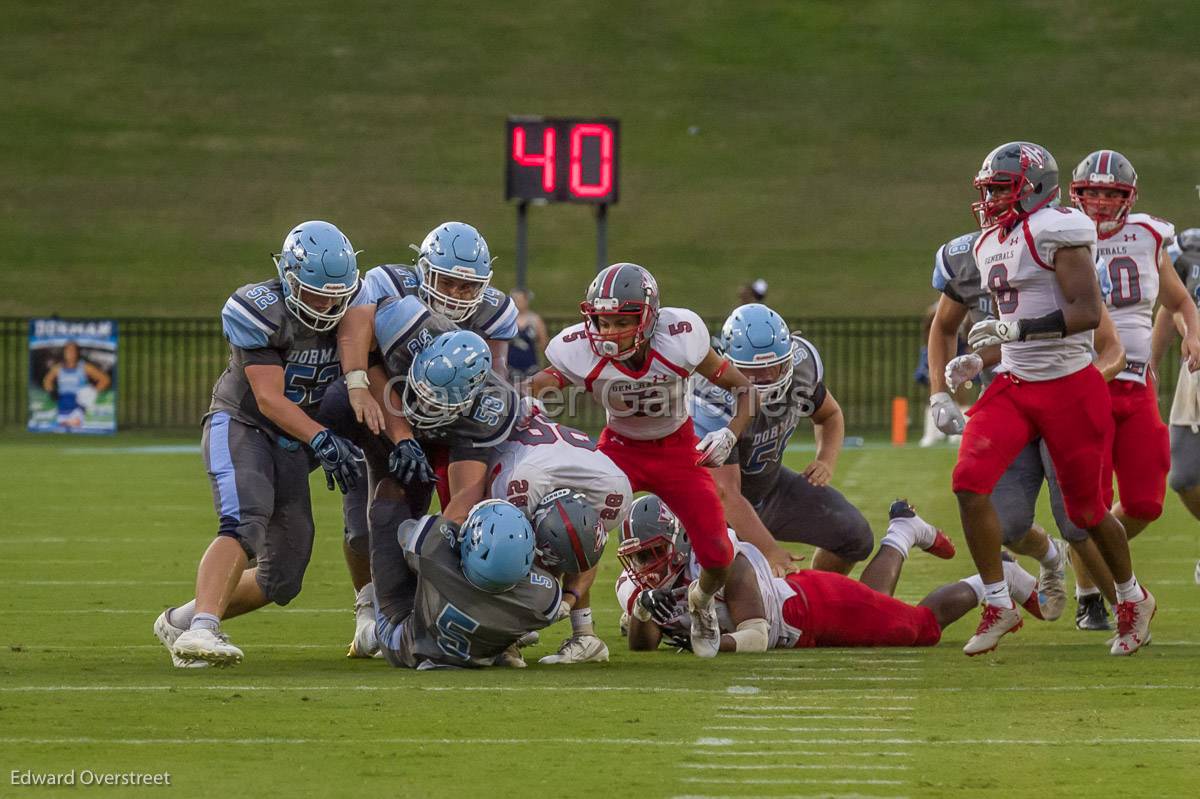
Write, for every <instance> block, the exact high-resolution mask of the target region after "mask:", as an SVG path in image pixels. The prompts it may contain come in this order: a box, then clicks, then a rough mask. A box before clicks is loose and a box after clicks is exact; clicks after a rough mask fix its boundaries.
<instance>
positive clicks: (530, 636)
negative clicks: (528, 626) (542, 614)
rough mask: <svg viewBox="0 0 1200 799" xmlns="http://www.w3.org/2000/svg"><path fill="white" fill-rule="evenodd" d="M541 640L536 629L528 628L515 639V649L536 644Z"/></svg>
mask: <svg viewBox="0 0 1200 799" xmlns="http://www.w3.org/2000/svg"><path fill="white" fill-rule="evenodd" d="M541 640H542V636H541V634H540V633H539V632H538V631H537V630H530V631H529V632H527V633H525V634H524V635H522V636H521V637H520V638H518V639H517V644H516V646H517V649H524V648H525V647H527V646H537V644H538V642H539V641H541Z"/></svg>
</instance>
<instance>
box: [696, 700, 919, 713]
mask: <svg viewBox="0 0 1200 799" xmlns="http://www.w3.org/2000/svg"><path fill="white" fill-rule="evenodd" d="M776 698H778V697H776ZM912 709H913V706H912V705H889V706H887V707H872V708H871V710H912ZM717 710H736V711H739V713H740V715H744V716H747V717H750V718H755V717H757V714H759V713H760V712H763V711H773V710H841V708H840V707H834V706H833V705H720V706H718V707H717Z"/></svg>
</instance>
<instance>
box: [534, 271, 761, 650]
mask: <svg viewBox="0 0 1200 799" xmlns="http://www.w3.org/2000/svg"><path fill="white" fill-rule="evenodd" d="M580 309H581V311H582V313H583V322H581V323H580V324H577V325H574V326H572V327H569V328H567V329H566V330H564V331H562V332H561V333H559V334H558V335H557V336H555V337H554V338H553V339H552V340H551V342H550V346H549V347H548V348H547V349H546V359H547V360H548V361H549V362H550V364H551V365H550V366H549V367H548V368H546V369H543V370H542V371H540V372H538V373H537V374H536V375H534V377H533V379H532V380H531V387H530V390H531V392H532V393H533V396H534V397H535V398H538V399H542V400H545V399H547V398H549V396H550V395H551V394H553V393H556V392H561V391H562V389H564V388H565V387H567V386H569V385H575V386H580V387H582V388H583V389H584V391H586V392H588V393H590V394H592V395H593V397H594V398H596V399H597V401H599V403H600V404H601V406H603V407H604V409H605V411H606V415H607V424H606V426H605V428H604V432H603V433H601V435H600V450H601V451H602V452H604V454H606V455H608V457H610V458H612V460H613V462H614V463H616V464H617V466H619V467H620V468H621V470H622V471H624V472H625V474H626V475H627V476H628V477H629V482H630V484H631V485H632V487H633V489H634V490H635V491H643V490H649V491H654V492H655V493H656V494H658V495H660V496H662V497H663V499H664V500H666V501H668V502H670V503H672V504H674V505H675V507H677V508H680V513H681V514H682V515H683V519H684V522H685V523H686V524H687V525H688V527H689V529H691V530H692V545H693V547H695V550H696V556H697V558H698V559H699V562H700V565H701V573H700V575H699V577H698V578H697V580H696V581H695V582H694V583H692V585H691V587H690V589H689V591H688V598H687V602H688V610H689V612H690V613H691V615H692V633H691V636H692V642H693V645H692V650H693V651H694V652H695V653H696V654H697V655H699V656H701V657H715V656H716V654H717V652H718V651H719V646H720V630H719V628H718V625H717V619H716V615H715V610H714V606H713V597H714V596H715V595H716V593H717V591H719V590H720V588H721V586H722V585H723V584H724V582H725V577H726V575H727V573H728V569H729V565H730V563H731V562H732V561H733V549H732V547H731V546H730V544H729V538H728V537H727V536H726V534H725V529H726V528H725V515H724V512H723V510H722V508H721V500H720V498H719V497H718V496H717V490H716V486H715V484H714V483H713V478H712V474H711V473H710V472H709V470H708V469H707V468H705V467H709V466H719V465H721V464H722V463H724V462H725V460H726V458H728V456H729V453H730V451H731V450H732V449H733V447H734V445H735V444H736V443H737V439H738V436H740V435H741V433H742V432H743V431H744V430H745V429H746V426H747V424H749V422H750V419H751V417H752V416H753V414H754V410H755V407H756V405H757V396H756V394H755V392H754V391H753V390H751V386H750V383H749V381H747V380H746V378H745V376H743V375H742V373H741V372H739V371H738V370H737V368H736V367H734V366H732V365H731V364H730V363H729V362H728V361H726V360H724V359H722V358H721V357H720V356H719V355H717V353H716V352H715V351H713V349H712V347H711V346H710V345H709V337H708V330H707V329H706V328H705V326H704V322H703V321H702V320H701V319H700V317H699V316H697V315H696V314H695V313H693V312H692V311H688V310H685V309H683V308H662V307H660V304H659V294H658V284H657V283H656V282H655V280H654V277H653V276H652V275H651V274H650V273H649V272H648V271H646V270H645V269H643V268H642V267H640V266H638V265H636V264H631V263H618V264H613V265H612V266H609V267H606V268H605V269H603V270H601V271H600V274H598V275H597V276H596V279H595V280H593V281H592V284H591V286H589V287H588V290H587V295H586V297H585V299H584V301H583V302H582V303H581V304H580ZM696 372H699V373H700V374H701V375H703V376H704V377H706V378H707V379H708V380H709V381H710V382H712V383H714V384H715V385H717V386H720V387H721V388H724V389H726V390H729V391H732V392H733V393H734V395H735V396H736V397H737V410H736V412H735V413H734V415H733V418H732V419H730V421H729V424H728V426H726V427H721V428H719V429H717V430H713V431H711V432H709V433H707V434H706V435H705V436H704V438H703V439H702V440H699V441H698V440H697V438H696V433H695V431H694V429H693V427H692V421H691V419H690V418H689V417H688V414H687V403H686V394H687V381H688V379H689V378H690V377H691V375H692V374H693V373H696ZM750 534H751V532H750V531H748V532H747V535H750ZM768 539H769V536H768ZM761 543H762V544H763V546H769V545H770V542H769V540H768V541H763V542H761Z"/></svg>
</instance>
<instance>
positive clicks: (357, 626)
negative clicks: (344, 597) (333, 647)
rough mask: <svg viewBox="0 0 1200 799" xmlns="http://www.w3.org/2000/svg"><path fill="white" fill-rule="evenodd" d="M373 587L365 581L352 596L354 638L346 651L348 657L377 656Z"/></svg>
mask: <svg viewBox="0 0 1200 799" xmlns="http://www.w3.org/2000/svg"><path fill="white" fill-rule="evenodd" d="M375 623H376V622H375V587H374V585H373V584H371V583H367V584H366V585H364V586H363V587H362V589H361V590H360V591H359V592H358V595H357V596H356V597H355V598H354V638H353V639H352V640H351V641H350V648H349V650H348V651H347V652H346V657H348V658H369V657H378V656H379V654H380V652H379V639H378V638H377V637H376V634H375Z"/></svg>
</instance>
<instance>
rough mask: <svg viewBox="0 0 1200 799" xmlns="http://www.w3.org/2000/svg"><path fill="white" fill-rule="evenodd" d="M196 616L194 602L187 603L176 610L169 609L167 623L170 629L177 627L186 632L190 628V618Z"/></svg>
mask: <svg viewBox="0 0 1200 799" xmlns="http://www.w3.org/2000/svg"><path fill="white" fill-rule="evenodd" d="M195 615H196V600H194V599H193V600H192V601H190V602H188V603H187V604H186V605H180V606H179V607H177V608H171V609H170V610H169V611H167V621H168V622H169V623H170V625H171V626H172V627H178V628H179V629H181V630H186V629H187V628H189V627H191V626H192V617H193V616H195Z"/></svg>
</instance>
